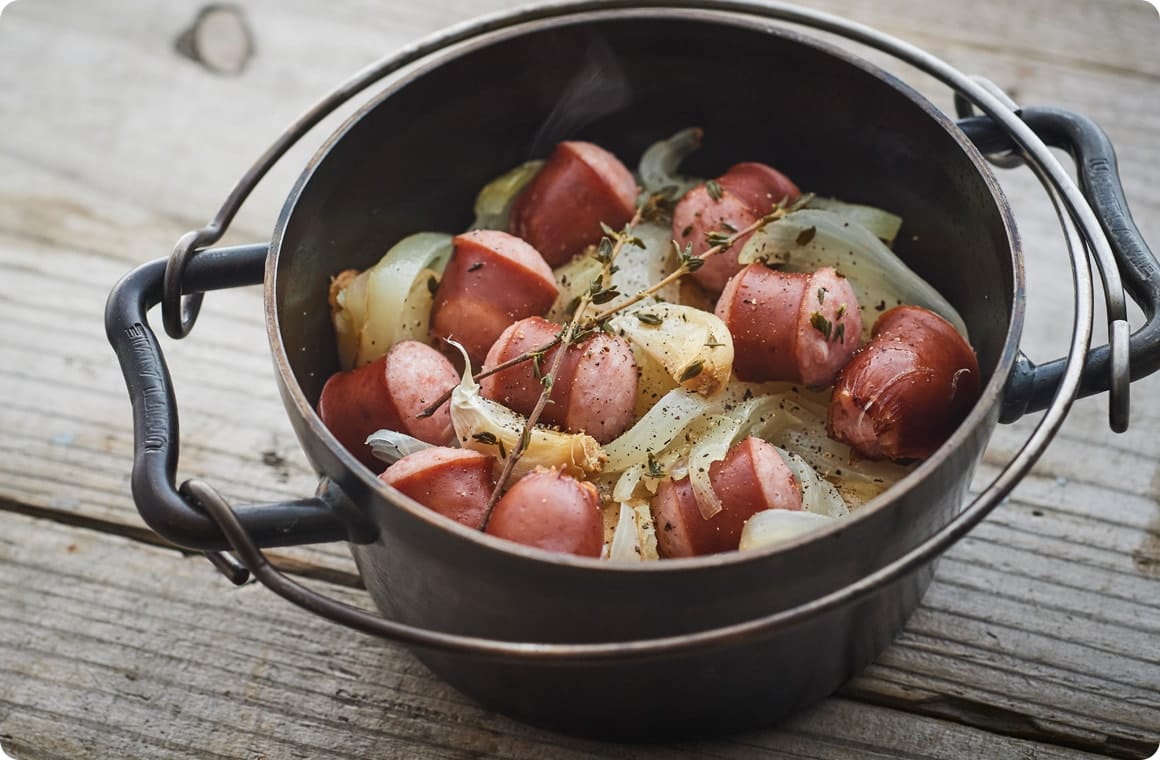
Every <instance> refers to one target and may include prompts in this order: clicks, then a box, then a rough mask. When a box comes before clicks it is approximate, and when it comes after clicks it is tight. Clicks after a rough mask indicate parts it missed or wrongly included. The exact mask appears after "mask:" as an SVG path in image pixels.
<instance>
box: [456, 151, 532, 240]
mask: <svg viewBox="0 0 1160 760" xmlns="http://www.w3.org/2000/svg"><path fill="white" fill-rule="evenodd" d="M543 165H544V162H543V161H542V160H539V161H528V162H527V163H524V164H520V165H519V166H517V167H516V168H514V169H512V170H511V171H509V172H507V173H505V174H501V175H500V176H498V177H496V178H495V179H493V180H492V181H491V182H488V183H487V184H486V185H484V186H483V189H482V190H480V191H479V195H477V196H476V197H475V223H474V224H472V225H471V229H473V230H503V231H504V232H507V228H508V220H509V217H510V216H511V210H512V203H513V202H514V201H515V199H516V196H517V195H519V194H520V191H521V190H523V189H524V186H525V185H527V184H528V183H529V182H531V181H532V177H534V176H536V173H537V172H539V171H540V169H541V167H543Z"/></svg>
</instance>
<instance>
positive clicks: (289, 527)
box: [105, 243, 355, 574]
mask: <svg viewBox="0 0 1160 760" xmlns="http://www.w3.org/2000/svg"><path fill="white" fill-rule="evenodd" d="M268 250H269V245H268V244H267V243H262V244H259V245H249V246H237V247H232V248H216V249H209V250H204V251H200V252H199V253H198V255H197V256H196V257H194V258H192V259H191V260H190V262H189V266H188V269H187V270H186V272H185V275H184V284H185V285H186V287H188V288H189V289H191V290H192V291H195V292H205V291H210V290H221V289H224V288H233V287H241V286H243V285H254V284H258V283H260V282H261V281H262V273H263V270H264V267H265V262H266V254H267V252H268ZM166 263H167V261H166V259H158V260H156V261H151V262H148V263H146V264H143V265H142V266H140V267H138V268H137V269H135V270H134V271H132V272H130V273H129V274H127V275H126V276H125V277H124V278H123V279H122V280H121V281H120V282H119V283H117V285H116V286H115V287H114V288H113V290H112V292H111V293H110V294H109V300H108V302H107V303H106V305H105V333H106V335H107V337H108V339H109V343H111V344H112V346H113V350H114V351H116V352H117V358H118V360H119V361H120V363H121V372H122V374H123V375H124V377H125V384H126V386H127V387H128V389H129V399H130V401H131V402H132V404H133V448H134V455H133V474H132V479H131V484H132V491H133V499H134V501H135V502H136V503H137V509H138V511H139V512H140V513H141V517H142V518H144V520H145V522H146V523H147V524H148V525H149V527H150V528H152V529H153V530H154V531H155V532H156V533H157V534H158V535H160V536H162V537H163V538H165V539H167V540H169V541H172V542H174V543H176V544H178V545H180V546H184V547H188V548H190V549H197V550H200V551H206V552H216V551H220V550H222V549H227V548H229V542H228V541H227V540H226V537H225V536H224V535H223V534H222V532H221V530H220V529H219V528H218V526H217V523H216V522H215V521H214V520H212V519H211V518H210V517H209V516H208V515H206V514H205V513H204V512H203V511H202V510H201V509H199V508H198V507H196V506H194V504H195V502H192V501H191V500H190V499H188V498H186V495H185V488H184V487H183V488H182V490H181V491H180V492H179V491H178V489H176V488H175V487H174V483H175V477H176V471H177V454H178V442H179V435H178V418H177V404H176V400H175V397H174V393H173V383H172V381H171V380H170V376H169V368H168V367H167V366H166V364H165V358H164V356H163V355H162V353H161V347H160V345H159V344H158V342H157V337H156V335H155V334H154V332H153V330H152V329H151V328H150V326H149V322H148V320H147V317H146V314H147V312H148V311H149V309H151V308H152V307H153V306H155V305H157V304H158V303H159V302H160V301H161V298H162V292H163V288H164V285H163V282H164V278H165V269H166ZM342 503H343V500H342V498H341V494H340V493H339V492H337V491H336V489H333V488H331V489H320V496H319V497H317V498H311V499H301V500H297V501H286V502H282V503H278V504H262V505H249V506H244V507H239V508H238V517H239V519H240V520H241V521H242V523H243V524H244V525H245V526H246V530H247V531H248V532H249V533H250V535H251V536H253V539H254V541H256V542H257V543H258V544H260V545H262V546H287V545H292V544H305V543H320V542H324V541H337V540H352V538H353V535H352V534H353V533H354V532H355V531H354V530H353V528H352V527H351V523H350V521H348V520H344V519H343V518H342V517H341V516H340V515H341V514H342V511H343V507H342ZM210 558H211V559H212V560H214V563H215V564H217V565H219V568H220V567H221V563H223V562H227V560H225V559H223V558H222V557H220V556H217V555H212V556H211V557H210ZM227 563H228V562H227ZM233 569H234V570H237V568H233ZM227 574H228V573H227Z"/></svg>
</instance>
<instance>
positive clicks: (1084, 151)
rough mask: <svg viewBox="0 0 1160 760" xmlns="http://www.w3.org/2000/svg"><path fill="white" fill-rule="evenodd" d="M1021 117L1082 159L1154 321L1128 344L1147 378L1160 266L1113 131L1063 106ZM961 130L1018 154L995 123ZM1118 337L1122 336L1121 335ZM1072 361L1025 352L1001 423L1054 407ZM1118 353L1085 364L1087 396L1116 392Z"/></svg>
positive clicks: (982, 121) (1132, 282)
mask: <svg viewBox="0 0 1160 760" xmlns="http://www.w3.org/2000/svg"><path fill="white" fill-rule="evenodd" d="M1018 113H1019V115H1020V117H1021V118H1022V119H1023V121H1024V122H1026V123H1027V125H1028V126H1029V127H1031V128H1032V129H1033V130H1034V131H1035V132H1036V134H1038V135H1039V137H1040V138H1041V139H1042V140H1043V141H1044V142H1045V143H1047V144H1048V145H1050V146H1052V147H1056V148H1062V149H1065V150H1067V151H1068V152H1069V153H1070V154H1071V156H1072V158H1073V160H1074V161H1075V165H1076V171H1077V174H1078V178H1079V187H1080V190H1081V191H1082V192H1083V195H1084V197H1085V198H1086V199H1087V201H1088V203H1089V204H1090V205H1091V207H1092V210H1093V211H1094V212H1095V214H1096V216H1097V217H1098V218H1099V222H1100V226H1101V227H1103V230H1104V233H1105V234H1106V235H1107V237H1108V242H1109V244H1110V245H1111V248H1112V252H1113V254H1114V255H1115V258H1116V263H1117V265H1118V267H1119V270H1120V275H1121V276H1122V277H1123V279H1124V284H1125V287H1126V289H1127V291H1128V294H1129V295H1130V296H1131V297H1132V300H1133V301H1135V302H1136V304H1137V305H1138V306H1139V307H1140V309H1141V310H1142V311H1143V312H1144V317H1145V319H1146V322H1145V324H1144V326H1143V327H1141V328H1140V329H1139V330H1137V331H1136V332H1135V333H1133V334H1132V335H1131V337H1130V339H1129V341H1128V346H1129V354H1128V355H1129V360H1128V361H1129V367H1130V376H1131V379H1132V380H1133V381H1134V380H1139V379H1140V378H1142V377H1146V376H1148V375H1151V374H1152V373H1153V372H1155V371H1156V370H1157V369H1160V315H1158V314H1157V312H1158V310H1160V263H1157V261H1156V257H1155V256H1154V255H1153V253H1152V251H1151V250H1150V249H1149V248H1148V244H1147V243H1146V242H1145V241H1144V237H1143V235H1141V234H1140V230H1139V228H1138V227H1137V226H1136V223H1135V222H1134V221H1133V220H1132V215H1131V213H1130V211H1129V210H1128V201H1127V199H1125V197H1124V189H1123V186H1122V185H1121V183H1120V176H1119V169H1118V167H1117V163H1116V152H1115V149H1114V148H1113V146H1112V142H1111V140H1110V139H1109V138H1108V135H1107V133H1105V132H1104V130H1103V129H1101V128H1100V126H1099V125H1098V124H1096V123H1095V122H1094V121H1092V120H1091V119H1089V118H1088V117H1086V116H1083V115H1081V114H1077V113H1073V112H1071V111H1065V110H1062V109H1057V108H1023V109H1020V110H1019V112H1018ZM958 125H959V128H960V129H962V130H963V132H964V133H965V134H966V135H967V137H969V138H970V140H971V141H972V142H973V143H975V145H976V146H977V147H978V148H979V150H980V151H981V152H983V153H984V154H992V153H1002V152H1004V151H1010V150H1014V148H1015V146H1014V143H1013V142H1012V141H1011V139H1010V138H1009V137H1008V135H1007V133H1006V132H1005V131H1004V130H1003V129H1002V127H1000V126H999V125H997V124H996V123H995V122H994V121H992V120H991V119H990V118H987V117H984V116H975V117H969V118H965V119H960V120H959V122H958ZM1113 337H1115V336H1113ZM1063 368H1064V360H1063V359H1056V360H1055V361H1051V362H1047V363H1045V364H1038V365H1037V364H1034V363H1033V362H1032V361H1031V360H1030V359H1028V358H1027V357H1026V356H1025V355H1023V354H1020V355H1019V357H1018V359H1017V360H1016V362H1015V367H1014V369H1013V370H1012V372H1011V376H1010V378H1009V379H1008V381H1007V387H1006V388H1005V389H1004V392H1003V405H1002V410H1001V412H1000V417H999V419H1000V421H1002V422H1014V421H1015V420H1017V419H1019V418H1020V417H1022V416H1023V415H1024V414H1028V413H1030V412H1037V411H1041V410H1043V409H1046V408H1047V407H1048V405H1049V404H1050V403H1051V399H1052V397H1053V395H1054V394H1055V391H1056V388H1058V386H1059V382H1060V378H1061V377H1062V376H1063ZM1111 377H1112V373H1111V367H1110V349H1109V347H1108V346H1107V345H1104V346H1100V347H1098V348H1095V349H1092V350H1091V351H1090V352H1089V353H1088V356H1087V360H1086V362H1085V364H1084V370H1083V380H1082V384H1081V385H1080V390H1079V395H1080V396H1091V395H1093V394H1096V393H1103V392H1105V391H1107V390H1109V384H1110V383H1111ZM1127 425H1128V420H1127V419H1126V418H1125V419H1116V418H1115V417H1113V420H1112V429H1113V430H1116V432H1123V431H1124V430H1126V429H1127Z"/></svg>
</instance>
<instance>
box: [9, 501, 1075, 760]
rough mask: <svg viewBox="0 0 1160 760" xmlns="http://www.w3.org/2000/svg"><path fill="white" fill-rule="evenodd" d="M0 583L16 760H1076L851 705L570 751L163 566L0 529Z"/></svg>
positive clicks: (384, 654) (148, 551) (65, 532)
mask: <svg viewBox="0 0 1160 760" xmlns="http://www.w3.org/2000/svg"><path fill="white" fill-rule="evenodd" d="M16 535H19V536H21V537H22V540H20V541H14V540H13V539H12V538H11V537H12V536H16ZM0 572H2V573H3V577H4V578H5V579H6V581H7V582H6V583H5V584H4V586H3V587H0V605H2V606H3V608H4V609H5V610H6V615H5V620H6V623H5V625H3V626H0V673H2V674H3V677H2V679H0V742H2V743H3V744H4V746H5V747H6V748H7V749H8V750H9V751H10V752H12V753H14V756H15V757H17V758H21V759H24V758H28V759H33V758H53V757H69V758H75V757H82V756H83V757H93V758H112V757H149V758H157V759H158V760H160V759H162V758H184V757H190V756H197V757H206V758H245V760H254V758H295V757H297V758H315V757H323V756H325V757H336V758H361V757H366V756H369V755H373V756H375V757H397V758H416V757H424V758H469V757H495V758H539V757H545V756H547V757H552V758H561V760H567V759H570V758H576V759H577V760H578V759H579V758H595V757H616V758H624V759H625V760H627V759H629V758H641V759H642V760H644V759H646V758H662V757H663V758H689V759H690V760H691V759H692V758H705V757H714V758H753V757H762V758H844V757H852V756H857V757H881V758H957V757H966V756H973V757H1000V756H1001V757H1041V758H1080V757H1087V756H1090V755H1087V754H1086V753H1083V752H1079V751H1076V750H1074V749H1066V748H1061V747H1052V746H1044V745H1041V744H1035V743H1031V742H1028V741H1024V740H1020V739H1013V738H1008V737H1005V736H1000V735H996V734H994V733H989V732H986V731H981V730H976V729H972V728H969V727H967V726H963V725H960V724H959V722H957V721H955V720H954V719H953V718H952V720H951V721H946V720H938V719H935V718H929V717H921V716H914V715H909V716H907V717H906V720H905V722H903V721H901V720H900V719H899V718H900V716H899V714H898V713H897V712H896V710H894V709H891V708H887V707H879V706H874V705H869V704H864V703H862V702H858V701H851V700H849V699H832V700H830V701H828V702H826V703H825V704H823V705H822V706H820V707H819V708H817V709H815V710H812V711H810V712H807V713H806V714H804V715H802V716H800V717H798V718H795V719H794V720H792V721H790V722H789V723H788V724H787V725H785V726H783V727H782V728H780V729H776V730H772V729H771V730H766V731H759V732H752V733H749V734H745V735H741V736H736V737H731V738H729V739H724V740H714V741H707V742H691V743H684V744H680V745H665V744H659V745H656V746H643V745H612V744H602V743H597V742H592V741H585V740H580V739H571V738H567V737H563V736H559V735H555V734H550V733H546V732H543V731H539V730H536V729H533V728H529V727H527V726H523V725H521V724H517V723H514V722H512V721H509V720H507V719H505V718H502V717H500V716H497V715H494V714H492V713H489V712H488V711H487V710H485V709H483V708H481V707H479V706H478V705H476V704H475V703H473V702H471V701H469V700H467V699H466V698H464V697H463V696H461V695H459V694H458V693H456V692H454V691H452V690H451V689H450V688H448V687H446V686H444V685H443V684H442V683H441V682H439V681H437V680H436V679H434V678H433V677H432V676H431V675H430V674H429V673H427V671H426V670H425V669H424V668H423V666H422V665H420V664H419V663H418V662H417V661H416V660H414V659H413V658H412V657H411V655H410V654H408V653H407V652H405V651H402V650H398V649H395V648H392V647H387V646H384V645H381V644H378V643H376V642H373V641H370V640H368V639H367V638H365V637H363V636H360V635H358V634H355V633H352V632H350V631H345V630H342V629H338V628H335V627H334V626H331V625H330V624H328V623H326V622H324V621H321V620H319V619H316V618H312V617H310V616H308V615H306V614H305V613H299V612H297V611H294V610H288V609H287V608H286V607H285V603H284V602H282V601H281V600H279V599H277V598H275V597H273V596H272V595H271V594H269V593H268V592H266V591H265V590H264V589H261V588H257V587H253V586H248V587H244V588H241V589H235V588H231V587H230V586H228V584H226V582H225V581H224V580H223V579H221V578H217V577H215V576H214V575H213V574H211V573H209V572H207V568H206V566H205V564H204V562H203V561H201V560H191V559H183V558H181V557H180V555H178V554H176V553H175V552H170V551H166V550H164V549H159V548H155V547H149V546H144V545H142V544H139V543H136V542H133V541H129V540H127V539H124V538H120V537H114V536H109V535H106V534H102V533H97V532H92V531H85V530H79V529H75V528H67V527H62V526H59V525H56V524H54V523H51V522H43V521H40V522H34V521H33V520H31V519H30V518H27V517H22V516H16V515H6V514H3V513H0ZM321 588H322V590H324V591H326V592H329V593H332V594H335V595H338V596H340V597H343V598H346V599H348V600H350V601H353V602H355V603H363V604H365V603H366V600H365V599H362V598H360V596H361V595H359V594H357V593H356V592H351V591H349V590H347V589H345V588H341V587H327V586H326V585H325V584H323V585H322V586H321ZM658 738H661V737H658Z"/></svg>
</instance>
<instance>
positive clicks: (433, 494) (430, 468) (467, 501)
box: [379, 447, 495, 530]
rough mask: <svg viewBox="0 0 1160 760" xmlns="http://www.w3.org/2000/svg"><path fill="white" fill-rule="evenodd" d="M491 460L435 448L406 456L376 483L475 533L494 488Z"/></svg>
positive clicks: (492, 460) (471, 453)
mask: <svg viewBox="0 0 1160 760" xmlns="http://www.w3.org/2000/svg"><path fill="white" fill-rule="evenodd" d="M494 465H495V458H494V457H489V456H487V455H485V454H481V453H479V452H478V451H472V450H471V449H452V448H444V447H436V448H431V449H424V450H422V451H416V452H415V453H414V454H408V455H407V456H405V457H403V458H402V459H400V460H399V461H397V462H395V463H394V464H392V465H391V466H390V467H388V468H387V469H386V471H385V472H383V474H382V475H379V480H381V481H383V482H384V483H386V484H387V485H389V486H393V487H395V488H397V489H399V490H400V491H402V492H403V493H404V494H406V495H407V496H410V497H411V498H412V499H414V500H415V501H417V502H419V503H420V504H422V505H423V506H425V507H427V508H429V509H432V510H434V511H436V512H438V513H439V514H441V515H443V516H445V517H450V518H451V519H452V520H455V521H456V522H459V523H463V524H464V525H466V526H467V527H469V528H475V529H476V530H479V529H480V528H481V527H483V516H484V513H485V512H486V510H487V502H488V499H490V498H491V492H492V490H494V489H495V478H494V477H493V476H492V471H493V467H494Z"/></svg>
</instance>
